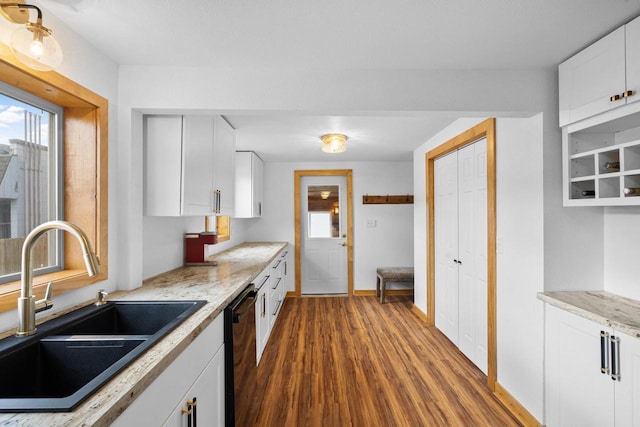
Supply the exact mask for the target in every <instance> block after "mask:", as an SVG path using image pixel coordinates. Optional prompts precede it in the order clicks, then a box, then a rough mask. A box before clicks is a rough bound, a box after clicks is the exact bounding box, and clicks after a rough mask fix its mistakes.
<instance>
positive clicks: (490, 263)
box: [425, 118, 497, 391]
mask: <svg viewBox="0 0 640 427" xmlns="http://www.w3.org/2000/svg"><path fill="white" fill-rule="evenodd" d="M482 138H486V161H485V162H484V166H486V242H485V244H486V324H487V336H486V351H487V385H488V387H489V389H490V390H492V391H496V381H497V342H496V120H495V119H494V118H491V119H487V120H485V121H483V122H481V123H479V124H478V125H476V126H474V127H472V128H471V129H469V130H467V131H466V132H463V133H461V134H460V135H458V136H456V137H454V138H452V139H451V140H449V141H447V142H445V143H444V144H442V145H440V146H438V147H436V148H434V149H433V150H431V151H429V152H428V153H427V154H426V156H425V160H426V175H427V177H426V178H427V195H426V196H427V217H428V230H427V235H428V237H427V321H428V323H429V324H430V325H432V326H433V325H435V319H436V316H437V313H436V298H437V295H436V284H435V280H436V273H435V270H436V250H435V247H436V243H435V239H436V237H435V234H436V229H435V209H436V203H437V201H436V194H435V185H434V181H435V176H434V175H435V160H436V159H438V158H442V157H443V156H445V155H446V154H449V153H452V152H454V151H456V150H458V149H460V148H462V147H464V146H466V145H468V144H470V143H472V142H474V141H478V140H480V139H482Z"/></svg>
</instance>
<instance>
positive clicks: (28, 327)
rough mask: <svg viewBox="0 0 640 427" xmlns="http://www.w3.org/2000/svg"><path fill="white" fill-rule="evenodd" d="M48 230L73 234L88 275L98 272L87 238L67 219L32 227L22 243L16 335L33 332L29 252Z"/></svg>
mask: <svg viewBox="0 0 640 427" xmlns="http://www.w3.org/2000/svg"><path fill="white" fill-rule="evenodd" d="M50 230H64V231H66V232H68V233H70V234H71V235H72V236H74V237H75V238H76V239H77V240H78V242H79V243H80V246H81V248H82V253H83V258H84V263H85V265H86V267H87V273H88V274H89V276H95V275H96V274H98V273H99V272H100V265H99V263H98V259H97V258H96V256H95V254H94V252H93V251H92V250H91V244H90V243H89V238H88V237H87V235H86V234H85V232H84V231H82V230H81V229H80V227H78V226H77V225H74V224H72V223H70V222H67V221H49V222H45V223H43V224H40V225H39V226H37V227H36V228H34V229H33V230H32V231H31V232H30V233H29V234H28V235H27V237H26V238H25V240H24V243H23V245H22V264H21V267H22V279H21V289H20V298H18V316H19V319H18V320H19V324H18V332H17V333H16V335H18V336H26V335H31V334H33V333H34V332H35V298H34V297H33V266H32V262H31V252H32V250H33V246H34V245H35V242H36V241H37V240H38V238H39V237H40V236H42V235H43V234H44V233H46V232H47V231H50Z"/></svg>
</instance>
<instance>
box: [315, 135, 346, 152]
mask: <svg viewBox="0 0 640 427" xmlns="http://www.w3.org/2000/svg"><path fill="white" fill-rule="evenodd" d="M320 139H321V140H322V151H324V152H325V153H342V152H344V151H346V150H347V139H348V138H347V135H343V134H341V133H329V134H326V135H322V136H321V137H320Z"/></svg>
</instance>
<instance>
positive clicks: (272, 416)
mask: <svg viewBox="0 0 640 427" xmlns="http://www.w3.org/2000/svg"><path fill="white" fill-rule="evenodd" d="M411 306H412V302H411V297H410V296H390V297H388V299H387V303H386V304H384V305H382V304H380V303H379V302H378V301H377V300H376V298H375V297H352V298H346V297H313V298H304V297H303V298H288V299H286V301H285V303H284V306H283V307H282V312H281V313H280V316H279V318H278V320H277V322H276V325H275V329H274V330H273V332H272V335H271V338H270V339H269V343H268V344H267V348H266V349H265V352H264V354H263V357H262V361H261V362H260V366H259V369H258V390H257V395H256V402H261V403H260V410H259V414H258V419H257V420H256V423H255V425H256V426H261V427H271V426H286V427H289V426H292V427H298V426H329V427H334V426H336V427H342V426H354V427H359V426H367V427H377V426H518V425H520V424H519V423H518V422H517V421H516V420H515V419H514V418H513V417H512V416H511V415H510V413H509V412H508V411H507V410H506V409H505V408H504V407H503V406H502V405H501V404H500V403H499V402H498V401H497V400H496V399H495V398H494V397H493V395H492V394H491V392H490V391H489V389H488V388H487V386H486V378H485V376H484V375H483V374H482V372H480V371H479V370H478V369H477V368H476V367H475V366H473V365H472V364H471V362H469V361H468V360H467V359H466V358H465V357H464V356H463V355H462V353H460V352H459V351H458V349H456V348H455V347H454V346H453V345H452V344H451V343H450V342H449V341H448V340H447V339H446V338H445V337H444V335H442V334H441V333H440V332H439V331H438V330H436V329H435V328H429V327H427V326H426V324H425V323H424V322H423V321H422V320H421V319H419V318H418V317H417V315H416V314H415V313H413V312H412V311H411Z"/></svg>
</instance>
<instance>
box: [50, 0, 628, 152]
mask: <svg viewBox="0 0 640 427" xmlns="http://www.w3.org/2000/svg"><path fill="white" fill-rule="evenodd" d="M38 3H40V4H42V5H43V6H44V8H45V9H46V11H47V12H46V13H52V14H54V15H55V16H56V17H58V18H59V19H60V20H61V21H63V22H64V23H66V24H67V25H68V26H69V27H70V28H71V29H72V30H73V31H75V32H76V33H78V34H80V35H82V37H84V38H85V39H87V40H88V41H89V42H90V43H91V44H92V45H94V46H96V47H97V48H98V50H100V51H102V52H104V53H105V54H106V55H107V56H108V57H110V58H112V59H113V60H114V61H115V62H117V63H119V64H136V65H145V64H148V65H152V64H153V65H163V64H174V65H175V64H184V65H193V66H198V65H208V66H220V67H225V68H267V69H283V68H287V69H291V68H294V69H314V68H317V67H320V66H322V67H327V66H330V67H333V68H336V69H388V70H393V69H462V68H467V69H468V68H471V69H492V68H494V69H495V68H502V69H529V68H534V69H535V68H548V67H555V66H556V65H557V64H558V63H560V62H562V61H563V60H564V59H566V58H567V57H569V56H571V55H572V54H574V53H575V52H577V51H578V50H580V49H582V48H583V47H584V46H586V45H588V44H590V43H591V42H593V41H595V40H597V39H599V38H600V37H602V36H603V35H605V34H607V33H608V32H610V31H611V30H612V29H614V28H616V27H618V26H620V25H622V24H624V23H626V22H628V21H629V20H630V19H632V18H634V17H635V16H638V15H640V0H317V1H314V0H40V1H39V2H38ZM46 13H45V17H44V21H45V22H44V23H45V25H46V24H47V22H46V19H47V17H46ZM54 31H55V28H54ZM328 64H330V65H328ZM453 119H454V117H448V118H446V117H442V115H439V116H438V115H437V116H434V117H431V116H425V117H422V118H417V117H397V116H396V117H349V116H331V117H328V116H302V115H280V116H273V115H269V116H261V115H250V114H246V115H243V114H234V115H233V116H230V117H229V120H230V122H231V123H232V125H233V126H234V127H236V129H237V136H238V148H239V149H252V148H254V149H257V148H255V147H256V146H259V147H261V148H260V152H261V154H263V156H264V157H265V160H306V161H323V160H329V159H331V160H332V159H337V157H331V156H330V155H326V154H322V153H320V152H319V151H320V150H319V142H318V136H319V135H322V134H323V133H327V132H331V131H334V129H335V128H336V126H335V125H336V124H340V126H339V127H340V129H346V130H345V131H344V132H345V133H349V136H350V137H351V140H350V141H349V142H348V151H347V153H345V154H343V155H340V156H341V157H340V160H353V159H356V158H357V159H360V160H390V159H398V160H399V159H402V160H409V159H410V158H411V151H412V150H413V148H415V147H417V146H418V145H420V144H421V143H423V142H424V141H425V140H427V139H428V138H429V137H430V136H432V135H433V134H434V133H435V132H437V131H438V130H440V129H442V127H444V126H445V125H446V124H448V123H449V122H450V121H451V120H453ZM300 141H302V142H303V144H300ZM296 144H297V145H296ZM291 146H297V147H299V148H296V150H295V151H294V150H292V149H291V148H290V147H291ZM334 156H335V155H334Z"/></svg>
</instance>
